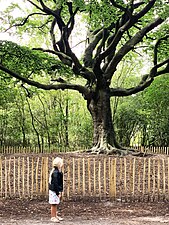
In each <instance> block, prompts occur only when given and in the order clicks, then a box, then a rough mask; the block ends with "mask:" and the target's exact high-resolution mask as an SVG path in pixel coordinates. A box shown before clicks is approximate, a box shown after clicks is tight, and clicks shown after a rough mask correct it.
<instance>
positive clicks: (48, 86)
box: [0, 64, 90, 99]
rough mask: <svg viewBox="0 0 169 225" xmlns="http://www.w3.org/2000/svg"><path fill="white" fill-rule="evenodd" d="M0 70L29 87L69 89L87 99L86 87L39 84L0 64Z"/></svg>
mask: <svg viewBox="0 0 169 225" xmlns="http://www.w3.org/2000/svg"><path fill="white" fill-rule="evenodd" d="M0 70H2V71H4V72H5V73H7V74H9V75H10V76H12V77H15V78H16V79H18V80H20V81H22V82H24V83H27V84H29V85H31V86H34V87H37V88H41V89H43V90H59V89H60V90H66V89H70V90H76V91H78V92H79V93H81V94H82V95H84V97H85V98H86V99H87V98H88V97H89V94H90V93H89V90H88V88H87V87H84V86H82V85H76V84H71V83H61V84H57V85H54V84H42V83H39V82H37V81H33V80H30V79H28V78H25V77H23V76H21V75H19V74H17V73H15V72H13V71H11V70H9V69H7V68H6V67H4V66H3V65H2V64H0Z"/></svg>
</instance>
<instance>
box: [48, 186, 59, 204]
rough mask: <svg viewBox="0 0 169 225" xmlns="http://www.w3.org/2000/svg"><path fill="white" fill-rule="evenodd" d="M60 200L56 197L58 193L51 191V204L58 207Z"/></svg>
mask: <svg viewBox="0 0 169 225" xmlns="http://www.w3.org/2000/svg"><path fill="white" fill-rule="evenodd" d="M59 203H60V198H59V197H58V196H57V195H56V192H54V191H51V190H49V204H52V205H56V204H57V205H58V204H59Z"/></svg>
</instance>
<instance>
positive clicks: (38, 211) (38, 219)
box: [0, 199, 169, 225]
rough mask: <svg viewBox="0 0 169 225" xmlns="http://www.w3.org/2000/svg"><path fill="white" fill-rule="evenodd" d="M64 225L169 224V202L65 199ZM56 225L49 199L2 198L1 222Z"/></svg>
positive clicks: (0, 204)
mask: <svg viewBox="0 0 169 225" xmlns="http://www.w3.org/2000/svg"><path fill="white" fill-rule="evenodd" d="M59 211H60V214H61V215H62V216H63V217H64V221H62V222H60V224H63V225H81V224H82V225H83V224H84V225H96V224H101V225H110V224H111V225H142V224H146V225H162V224H164V225H165V224H168V225H169V203H113V202H109V201H102V202H63V203H61V205H60V207H59ZM12 224H13V225H19V224H21V225H40V224H42V225H52V224H54V223H51V222H50V207H49V204H48V202H47V200H32V201H30V200H18V199H15V200H5V199H1V200H0V225H12Z"/></svg>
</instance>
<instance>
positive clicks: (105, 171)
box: [103, 158, 107, 198]
mask: <svg viewBox="0 0 169 225" xmlns="http://www.w3.org/2000/svg"><path fill="white" fill-rule="evenodd" d="M106 164H107V163H106V158H104V178H103V179H104V197H105V198H106V191H107V187H106V178H107V176H106V173H107V170H106Z"/></svg>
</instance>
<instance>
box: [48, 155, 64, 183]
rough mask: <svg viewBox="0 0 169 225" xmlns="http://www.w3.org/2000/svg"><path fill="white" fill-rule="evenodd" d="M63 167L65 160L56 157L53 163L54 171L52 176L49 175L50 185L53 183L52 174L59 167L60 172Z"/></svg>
mask: <svg viewBox="0 0 169 225" xmlns="http://www.w3.org/2000/svg"><path fill="white" fill-rule="evenodd" d="M62 165H63V159H62V158H60V157H56V158H55V159H54V160H53V162H52V167H53V169H52V170H51V171H50V175H49V184H51V181H52V173H53V171H54V170H55V167H57V168H58V169H59V170H60V168H61V167H62Z"/></svg>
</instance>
